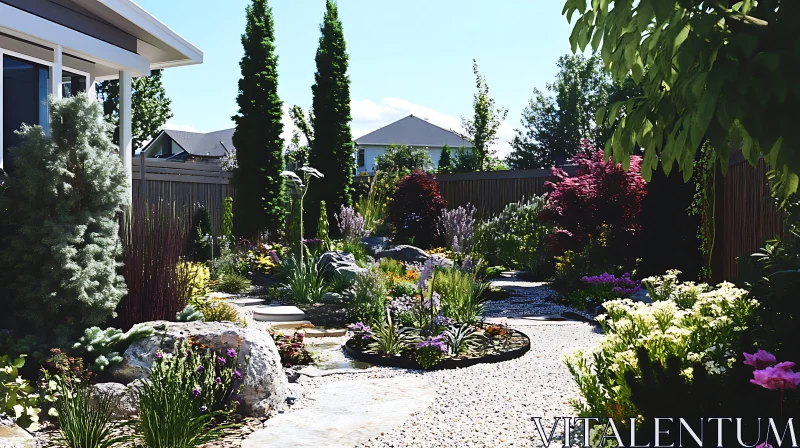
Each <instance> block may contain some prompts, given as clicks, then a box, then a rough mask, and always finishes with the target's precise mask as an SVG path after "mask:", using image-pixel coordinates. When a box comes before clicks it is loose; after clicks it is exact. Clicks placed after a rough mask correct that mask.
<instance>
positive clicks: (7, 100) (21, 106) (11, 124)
mask: <svg viewBox="0 0 800 448" xmlns="http://www.w3.org/2000/svg"><path fill="white" fill-rule="evenodd" d="M49 78H50V70H49V69H48V68H47V67H44V66H41V65H38V64H34V63H32V62H28V61H24V60H22V59H17V58H13V57H10V56H3V165H4V166H5V170H6V171H7V172H11V170H12V169H13V160H12V159H11V154H10V152H9V150H8V149H9V148H11V147H15V146H19V145H20V143H22V142H21V139H20V137H19V136H18V135H17V134H16V133H15V131H17V130H19V128H20V127H21V126H22V124H23V123H26V124H29V125H36V124H38V125H41V126H42V127H43V128H44V130H45V132H48V130H49V121H50V120H49V116H48V107H47V95H48V81H49Z"/></svg>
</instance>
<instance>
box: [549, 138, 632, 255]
mask: <svg viewBox="0 0 800 448" xmlns="http://www.w3.org/2000/svg"><path fill="white" fill-rule="evenodd" d="M581 146H582V148H583V149H584V153H582V154H579V155H576V156H575V157H573V158H572V163H574V164H576V165H577V166H578V167H577V169H576V171H575V173H574V174H573V175H572V176H569V175H567V173H566V172H564V170H562V169H560V168H554V169H553V171H552V173H551V174H552V176H553V177H554V180H553V181H552V182H545V186H546V187H547V188H549V189H550V192H549V194H548V203H547V206H546V208H545V210H544V212H543V214H542V218H543V219H546V220H548V221H551V222H552V223H553V224H554V225H555V226H556V233H555V238H554V240H553V247H552V249H553V252H554V253H555V254H556V255H558V254H561V253H563V251H565V250H580V249H581V248H582V247H583V246H584V245H585V244H586V243H587V242H588V241H589V240H590V239H591V238H598V237H599V236H600V233H601V229H604V228H605V231H606V232H607V238H608V243H609V245H617V246H618V248H619V249H622V247H620V246H619V245H620V244H621V245H622V246H632V245H633V246H635V244H633V243H634V240H635V238H636V237H637V236H638V234H639V231H640V230H641V225H640V223H639V214H640V212H641V210H642V200H643V199H644V197H645V193H646V191H645V181H644V179H642V175H641V170H640V164H641V161H642V158H641V157H639V156H631V163H630V168H629V169H628V171H625V170H624V169H623V168H622V164H620V163H614V162H613V161H611V160H609V161H608V163H606V162H605V161H604V159H603V151H602V150H599V149H595V148H594V147H592V146H591V144H590V143H589V142H588V141H586V140H584V142H583V143H582V144H581ZM630 255H632V254H630Z"/></svg>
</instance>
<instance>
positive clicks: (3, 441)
mask: <svg viewBox="0 0 800 448" xmlns="http://www.w3.org/2000/svg"><path fill="white" fill-rule="evenodd" d="M0 448H34V440H33V436H32V435H31V434H30V433H28V432H27V431H25V430H24V429H22V428H20V427H19V426H17V425H11V426H0Z"/></svg>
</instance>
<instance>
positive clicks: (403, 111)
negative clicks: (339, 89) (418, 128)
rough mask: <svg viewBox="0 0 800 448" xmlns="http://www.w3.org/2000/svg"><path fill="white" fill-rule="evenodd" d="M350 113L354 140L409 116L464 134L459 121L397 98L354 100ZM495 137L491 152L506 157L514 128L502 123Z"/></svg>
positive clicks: (509, 149)
mask: <svg viewBox="0 0 800 448" xmlns="http://www.w3.org/2000/svg"><path fill="white" fill-rule="evenodd" d="M350 110H351V115H352V117H353V122H352V123H351V125H350V127H351V129H352V133H353V138H358V137H361V136H363V135H366V134H368V133H370V132H372V131H374V130H376V129H378V128H381V127H383V126H386V125H388V124H390V123H393V122H395V121H397V120H399V119H401V118H403V117H406V116H408V115H411V114H413V115H414V116H417V117H420V118H424V119H427V120H428V121H429V122H431V123H433V124H435V125H437V126H441V127H443V128H445V129H451V130H454V131H456V132H463V131H464V129H463V128H462V127H461V118H459V117H454V116H452V115H448V114H445V113H442V112H438V111H436V110H434V109H431V108H428V107H425V106H422V105H419V104H414V103H412V102H410V101H407V100H403V99H399V98H384V99H382V100H381V101H380V102H379V103H376V102H374V101H372V100H368V99H365V100H353V101H351V102H350ZM498 137H499V138H498V142H497V144H496V145H495V148H494V149H495V150H496V151H497V154H498V156H500V157H505V156H506V155H508V153H509V152H510V151H511V145H510V144H509V142H510V141H511V139H513V138H514V128H513V127H512V126H511V125H510V124H509V123H508V122H507V121H504V122H503V123H501V125H500V129H499V131H498Z"/></svg>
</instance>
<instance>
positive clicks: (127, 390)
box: [92, 380, 141, 418]
mask: <svg viewBox="0 0 800 448" xmlns="http://www.w3.org/2000/svg"><path fill="white" fill-rule="evenodd" d="M140 382H141V380H136V381H134V382H132V383H131V384H130V385H128V386H126V385H124V384H121V383H98V384H95V385H94V390H93V391H92V401H95V400H97V399H98V398H99V397H100V396H101V395H110V396H111V397H113V400H114V401H115V402H116V406H115V407H114V411H113V415H114V417H119V418H123V417H132V416H134V415H136V413H137V412H138V409H139V406H138V405H139V403H138V401H137V398H136V393H135V388H136V387H137V385H138V384H139V383H140Z"/></svg>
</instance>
